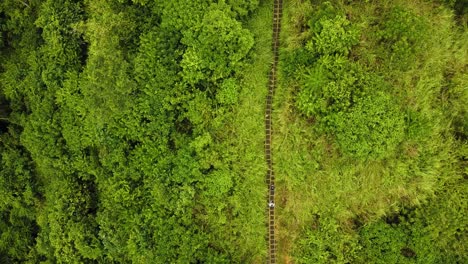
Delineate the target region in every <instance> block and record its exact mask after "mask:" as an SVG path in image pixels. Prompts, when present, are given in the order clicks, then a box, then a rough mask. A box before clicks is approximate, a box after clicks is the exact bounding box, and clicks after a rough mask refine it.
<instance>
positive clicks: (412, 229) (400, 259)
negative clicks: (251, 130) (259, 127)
mask: <svg viewBox="0 0 468 264" xmlns="http://www.w3.org/2000/svg"><path fill="white" fill-rule="evenodd" d="M458 2H459V1H458ZM458 2H455V1H449V2H447V3H445V2H440V1H290V2H288V7H287V11H286V14H285V16H286V17H287V19H285V21H286V22H285V24H284V27H285V28H286V30H285V33H284V34H283V42H285V45H284V48H283V53H282V58H281V59H282V60H281V61H282V63H281V67H282V89H280V91H282V92H281V94H280V95H278V96H277V98H276V100H277V108H279V110H278V111H277V114H276V120H277V123H278V124H279V125H278V126H277V127H278V128H277V130H278V133H279V135H278V136H277V140H276V151H275V153H276V154H277V156H278V159H277V165H276V170H277V172H278V174H279V175H278V178H279V180H280V181H281V183H282V186H281V191H280V192H281V195H279V197H283V200H282V205H281V208H282V212H281V217H280V220H281V227H280V228H279V230H280V233H282V235H281V240H280V244H282V248H283V257H284V258H286V259H287V258H292V259H293V260H294V262H295V263H464V262H467V261H468V259H467V255H466V252H467V251H468V248H467V247H466V245H468V234H467V227H468V221H467V219H468V214H467V212H468V202H467V199H466V198H467V194H468V182H467V178H468V174H467V172H468V171H467V154H468V152H467V151H468V148H467V147H468V146H467V141H466V139H467V135H468V104H467V102H468V78H467V76H468V75H467V63H468V53H467V51H468V31H467V30H466V26H467V24H466V22H467V20H466V19H467V17H466V9H465V10H464V11H463V10H462V9H463V8H466V6H463V5H461V7H460V3H458ZM454 8H455V9H454ZM463 12H465V13H463ZM280 247H281V245H280Z"/></svg>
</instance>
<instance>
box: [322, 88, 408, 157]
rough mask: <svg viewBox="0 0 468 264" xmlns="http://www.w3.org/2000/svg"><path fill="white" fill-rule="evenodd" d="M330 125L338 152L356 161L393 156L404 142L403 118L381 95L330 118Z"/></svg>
mask: <svg viewBox="0 0 468 264" xmlns="http://www.w3.org/2000/svg"><path fill="white" fill-rule="evenodd" d="M331 123H332V127H333V130H332V131H334V133H336V134H335V135H336V140H337V142H338V144H339V145H340V149H341V150H342V151H343V153H345V154H348V155H350V156H353V157H356V158H363V159H367V158H371V159H380V158H384V157H386V156H389V155H392V154H393V153H394V152H395V150H396V148H397V146H398V144H399V143H401V142H402V140H403V138H404V131H405V122H404V115H403V113H402V112H401V111H400V109H399V107H398V106H397V105H396V103H395V101H394V100H392V98H391V97H390V96H389V95H388V94H385V93H383V92H379V93H376V94H375V95H372V96H366V97H364V98H362V99H361V100H359V101H358V102H357V103H356V105H355V106H354V107H353V108H352V110H351V111H350V112H347V113H343V112H339V113H337V114H335V115H333V116H332V118H331Z"/></svg>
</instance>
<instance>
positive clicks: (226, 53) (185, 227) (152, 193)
mask: <svg viewBox="0 0 468 264" xmlns="http://www.w3.org/2000/svg"><path fill="white" fill-rule="evenodd" d="M21 3H23V5H22V4H21ZM231 4H232V5H231ZM257 5H258V1H228V2H227V3H225V2H221V3H219V4H214V3H212V1H185V0H180V1H136V0H135V1H106V0H102V1H67V0H62V1H48V0H44V1H7V2H5V3H4V2H2V3H1V4H0V6H1V8H0V10H1V11H2V13H1V16H0V18H1V20H2V28H1V35H2V39H1V42H2V44H6V45H3V46H1V48H2V53H1V58H2V62H1V66H0V69H1V72H0V87H1V96H2V97H1V98H2V101H1V111H2V112H1V115H2V116H1V118H2V119H4V118H5V119H8V120H6V121H5V122H3V121H4V120H2V124H1V125H2V127H1V131H2V134H1V135H0V137H1V140H2V144H3V141H4V140H5V142H7V143H8V144H6V145H5V147H4V146H3V145H2V146H1V154H2V168H1V171H0V172H1V175H2V178H1V181H0V195H1V200H2V204H1V207H0V210H1V211H0V226H1V227H2V235H1V236H0V252H1V257H2V258H4V259H6V261H17V262H25V261H29V262H30V263H39V262H40V261H46V262H47V263H52V262H54V263H55V262H57V263H198V262H200V263H231V262H235V263H239V262H252V260H253V259H255V258H258V256H259V255H260V254H261V248H262V246H263V241H262V240H261V238H260V237H261V236H260V235H258V234H259V233H262V232H263V225H262V222H263V218H262V216H261V212H260V213H258V212H257V210H251V209H250V208H252V207H251V206H243V204H254V205H255V206H258V204H260V202H261V201H262V196H261V195H260V194H259V192H258V191H254V192H251V190H256V188H258V186H260V184H250V183H251V182H252V181H253V180H245V179H242V175H243V174H244V172H245V171H244V170H245V168H249V170H252V168H253V167H254V166H251V167H249V166H250V165H247V166H240V165H239V167H236V168H233V167H232V166H231V165H230V164H237V163H241V164H244V165H245V164H250V163H252V162H251V160H248V161H247V160H242V161H241V162H238V161H239V159H236V157H237V156H235V155H233V153H236V150H237V149H239V148H240V146H239V145H236V144H234V143H233V142H229V143H227V142H226V140H231V139H230V137H229V136H227V135H228V134H230V133H234V131H231V130H230V129H226V127H227V124H229V123H230V122H232V120H233V115H232V113H231V112H229V111H227V110H226V109H230V110H233V109H234V107H233V106H235V105H236V104H237V103H238V102H239V94H240V92H241V87H240V83H241V80H240V75H239V72H240V71H241V70H242V68H243V67H244V66H245V65H246V63H245V61H246V60H247V59H248V56H249V51H250V50H251V48H252V47H253V45H254V40H253V35H252V33H251V32H250V31H249V30H247V29H245V27H244V24H243V22H241V21H239V20H238V19H239V18H241V17H242V19H244V20H245V21H247V20H248V19H249V17H247V15H248V14H251V13H252V12H253V11H254V10H255V9H256V7H257ZM187 10H191V12H188V13H187ZM4 14H5V15H4ZM3 22H5V23H3ZM3 37H4V38H3ZM190 56H192V57H196V58H197V59H196V60H195V61H192V62H193V63H197V64H199V65H200V67H199V68H193V67H192V66H190V65H189V64H190V63H192V62H190V63H189V62H188V61H189V60H188V58H190ZM187 65H189V66H187ZM194 76H195V77H194ZM3 97H5V99H3ZM236 122H239V121H236ZM4 124H5V126H4ZM256 126H258V124H254V125H253V127H256ZM11 131H14V132H15V133H16V134H15V136H14V137H13V138H14V139H11V138H10V133H12V132H11ZM249 137H252V136H250V135H249ZM257 148H258V150H261V147H260V146H255V149H257ZM243 151H245V152H248V151H247V150H243ZM242 159H244V157H243V158H242ZM256 167H258V166H257V165H256ZM233 170H235V172H233ZM257 174H259V173H257ZM36 184H37V185H40V186H41V189H38V190H36V189H35V188H36V187H37V186H36ZM220 190H221V191H220ZM252 193H254V194H252ZM36 195H37V196H38V197H39V198H37V197H36ZM244 198H245V199H244ZM4 230H5V231H4ZM252 233H255V235H251V234H252ZM238 241H243V243H239V242H238ZM9 246H11V247H9Z"/></svg>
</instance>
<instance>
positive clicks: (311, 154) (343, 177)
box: [273, 1, 466, 263]
mask: <svg viewBox="0 0 468 264" xmlns="http://www.w3.org/2000/svg"><path fill="white" fill-rule="evenodd" d="M299 2H300V1H287V2H286V3H285V9H284V20H283V32H282V33H283V35H282V43H283V51H284V52H287V51H288V50H292V49H294V48H297V47H298V46H300V45H301V30H300V26H299V25H300V24H304V21H303V19H302V18H303V16H304V14H307V12H310V11H311V7H310V6H308V5H307V4H306V3H304V4H300V3H299ZM421 7H424V8H425V10H419V11H418V8H421ZM368 8H369V6H368V5H363V6H359V5H355V6H354V7H349V8H348V10H346V11H347V13H349V14H350V15H351V16H354V19H355V20H358V21H361V23H363V24H361V26H363V28H365V27H366V24H365V23H366V22H368V21H369V20H366V16H372V15H377V14H376V13H375V10H372V8H370V9H368ZM374 8H375V6H374ZM408 8H410V9H413V8H414V10H416V13H418V12H421V13H423V14H424V12H426V14H427V13H429V12H430V11H429V9H430V8H431V7H430V6H429V5H422V6H420V5H417V4H414V5H413V4H409V5H408ZM444 15H447V14H444V13H438V14H434V17H433V18H436V19H438V20H437V21H436V22H434V23H439V24H438V25H437V27H436V28H437V30H438V32H437V34H438V35H439V36H443V38H444V39H445V40H446V41H442V42H441V43H429V46H430V47H431V49H430V50H428V51H427V52H426V53H425V54H423V55H422V56H424V57H423V58H420V59H421V61H423V63H422V64H423V65H422V66H419V67H418V66H416V67H415V68H414V69H412V71H408V72H405V73H401V72H396V73H394V74H398V78H399V79H397V80H396V81H395V84H394V85H395V86H396V87H402V88H403V91H404V92H403V95H401V96H402V97H404V98H406V100H414V101H415V102H417V105H416V106H415V109H416V110H417V111H422V112H425V111H427V114H429V115H430V114H434V113H435V111H438V110H434V109H432V107H431V104H433V103H434V102H435V101H436V100H437V98H436V96H437V93H438V91H436V90H433V91H432V92H431V93H428V91H427V87H436V86H438V85H440V83H441V82H442V80H441V78H442V76H441V75H440V73H441V72H442V70H441V69H442V67H444V66H445V65H446V64H447V63H449V60H451V59H453V58H450V57H447V52H445V50H444V48H449V46H450V40H451V36H449V35H448V33H447V32H448V30H449V27H450V25H449V19H447V17H444ZM440 23H443V24H440ZM434 27H435V24H434ZM366 33H369V34H370V32H365V31H364V34H363V35H365V34H366ZM361 41H363V42H361V44H362V45H363V46H362V50H358V51H357V53H359V52H362V53H360V54H359V56H361V58H363V60H365V59H366V58H364V56H365V55H366V52H368V49H369V48H370V49H372V45H373V43H365V40H361ZM366 45H368V46H367V47H366ZM369 46H370V47H369ZM369 55H372V54H369ZM459 55H460V54H459ZM465 57H466V56H465ZM465 57H463V56H462V57H461V58H459V59H461V60H464V59H463V58H465ZM369 59H370V60H372V58H369ZM465 62H466V60H465ZM462 64H463V63H462ZM421 72H423V73H425V74H424V75H420V79H419V80H417V82H416V83H414V78H413V76H414V75H418V74H420V73H421ZM280 78H281V77H280ZM428 83H429V86H428V85H427V84H428ZM280 84H281V87H280V88H279V89H278V92H277V95H276V97H275V102H276V105H275V109H277V111H276V112H275V115H274V118H275V119H274V121H275V122H274V124H275V127H276V135H275V140H274V143H273V147H274V153H275V154H276V156H275V157H276V167H275V169H276V173H277V187H278V193H277V194H278V197H279V201H280V202H279V204H278V207H277V209H278V217H279V220H280V229H279V248H280V250H281V251H280V255H281V256H280V259H281V260H282V261H283V262H284V263H288V262H289V259H291V256H290V254H291V251H292V250H294V249H295V248H298V247H300V245H298V244H297V243H298V242H299V240H300V237H303V236H304V230H317V229H320V230H322V228H323V229H326V230H338V233H336V235H337V237H329V240H333V239H338V238H339V239H341V240H343V241H344V240H347V238H349V239H351V237H354V238H355V236H356V235H357V234H356V233H355V232H354V230H355V229H356V228H357V227H358V226H359V225H361V224H362V222H369V221H371V220H373V219H377V218H379V217H381V216H383V215H385V214H386V213H388V212H390V211H393V210H396V209H397V208H398V207H399V206H400V205H401V204H402V203H404V204H406V205H416V204H419V203H420V202H421V201H422V200H424V197H425V195H424V193H431V191H432V190H433V188H434V186H433V185H434V182H435V178H436V177H443V176H441V175H438V172H437V171H439V170H440V169H441V168H443V167H444V166H450V162H452V161H450V159H451V158H450V156H451V154H450V151H451V150H450V148H451V142H449V141H444V138H443V137H442V134H443V132H442V130H444V129H446V126H448V124H447V123H446V122H442V123H435V124H434V125H436V126H438V127H437V128H434V129H432V131H433V135H432V136H430V137H428V138H431V141H430V142H429V141H428V142H424V143H423V145H425V146H426V148H427V149H425V150H421V155H426V156H428V157H429V158H428V159H427V160H425V161H426V162H428V163H431V162H436V163H437V164H435V165H434V166H428V167H427V168H428V169H435V170H436V171H429V170H428V171H421V172H419V173H420V175H421V177H411V173H412V172H411V171H410V170H411V167H412V166H413V165H414V166H416V164H412V163H413V162H418V161H410V160H411V155H414V152H413V151H414V149H412V148H411V146H412V145H411V143H412V142H406V143H407V145H406V146H403V150H404V151H405V152H404V153H403V155H401V156H400V153H398V154H397V155H396V156H394V157H392V158H390V159H389V160H387V161H380V162H378V161H375V162H366V163H364V162H358V161H355V160H350V159H347V158H344V157H342V156H341V155H340V154H339V152H338V150H337V148H336V146H335V145H334V143H333V140H332V139H330V138H327V137H326V136H320V135H316V134H314V133H312V130H311V125H313V120H304V119H303V118H301V117H300V116H298V115H297V113H296V110H295V109H294V106H293V102H294V100H293V98H294V93H295V91H297V87H296V86H295V85H294V83H286V82H285V81H284V80H283V81H281V80H280ZM439 87H440V86H439ZM423 90H424V92H422V91H423ZM395 93H396V94H395V95H396V96H398V91H395ZM431 155H434V156H431ZM444 158H446V161H447V162H446V164H445V165H443V164H440V162H441V161H442V160H444ZM420 162H424V160H422V159H421V160H420ZM319 226H320V227H319ZM324 226H325V227H324ZM321 232H322V231H321ZM325 233H326V232H325ZM331 233H333V232H331ZM327 234H328V233H327Z"/></svg>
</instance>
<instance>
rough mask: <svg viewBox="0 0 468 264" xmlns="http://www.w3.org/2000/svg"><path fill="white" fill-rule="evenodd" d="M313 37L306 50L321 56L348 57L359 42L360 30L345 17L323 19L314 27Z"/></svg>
mask: <svg viewBox="0 0 468 264" xmlns="http://www.w3.org/2000/svg"><path fill="white" fill-rule="evenodd" d="M312 34H313V37H312V39H311V40H310V41H309V42H308V43H307V45H306V48H307V49H308V50H310V51H312V52H314V53H318V54H321V55H330V54H343V55H347V54H348V53H349V51H350V50H351V48H352V47H353V46H354V45H356V44H357V43H358V42H359V34H360V33H359V30H358V29H357V27H355V26H354V25H351V22H350V21H349V20H348V19H346V17H345V16H343V15H337V16H335V17H333V18H326V17H323V18H321V19H319V20H318V21H317V22H316V23H315V24H314V25H313V32H312Z"/></svg>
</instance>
